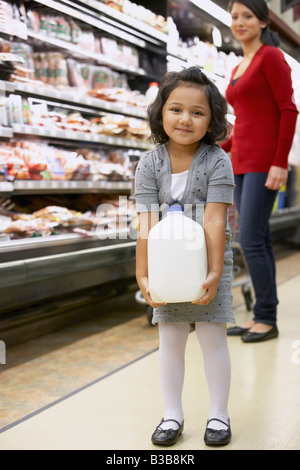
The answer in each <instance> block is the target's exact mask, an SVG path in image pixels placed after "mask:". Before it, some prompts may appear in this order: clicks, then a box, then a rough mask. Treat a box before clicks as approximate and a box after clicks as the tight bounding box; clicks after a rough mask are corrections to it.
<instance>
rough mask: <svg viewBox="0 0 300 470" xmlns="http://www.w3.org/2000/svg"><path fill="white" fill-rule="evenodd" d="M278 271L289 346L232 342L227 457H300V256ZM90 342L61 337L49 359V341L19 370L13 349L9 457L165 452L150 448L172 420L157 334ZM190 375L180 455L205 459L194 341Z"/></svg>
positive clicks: (106, 336)
mask: <svg viewBox="0 0 300 470" xmlns="http://www.w3.org/2000/svg"><path fill="white" fill-rule="evenodd" d="M277 270H278V283H279V298H280V306H279V325H278V326H279V330H280V337H279V339H278V340H272V341H269V342H265V343H262V344H254V345H251V344H243V343H242V342H241V340H240V338H232V337H231V338H229V345H230V351H231V357H232V390H231V399H230V416H231V421H232V431H233V439H232V442H231V444H230V445H229V446H227V447H226V448H224V449H228V450H234V449H250V450H254V449H278V450H284V449H298V450H299V449H300V437H299V436H300V412H299V409H300V396H299V387H300V317H299V285H300V252H299V251H294V252H291V253H289V254H287V256H285V257H284V258H281V259H280V257H279V259H278V262H277ZM234 298H235V315H236V319H237V321H238V322H241V321H243V320H244V318H248V316H249V313H248V312H246V309H245V305H244V303H243V301H242V298H241V295H240V292H239V291H236V292H235V293H234ZM83 325H84V324H83ZM90 328H91V327H90ZM85 333H86V335H85V336H84V335H82V336H81V337H79V336H78V335H77V339H76V335H75V333H74V332H73V335H74V337H73V343H72V344H71V342H69V344H68V346H67V345H65V347H62V345H61V344H60V345H59V339H58V338H59V334H56V335H49V338H50V336H51V339H52V340H53V339H54V338H57V339H56V341H57V344H56V346H57V349H55V348H54V349H53V350H52V351H50V349H48V350H47V346H46V344H45V341H46V340H45V338H44V340H43V341H44V353H42V352H41V349H39V350H38V349H37V348H38V345H39V348H41V343H39V342H38V341H36V342H32V343H31V344H30V343H28V344H27V350H28V348H29V349H30V348H31V354H32V355H31V358H29V356H28V358H27V359H28V360H27V362H26V361H25V360H23V362H22V361H21V359H20V361H19V364H17V359H16V357H17V349H18V354H20V352H21V351H22V350H23V352H24V351H25V349H26V348H24V345H23V347H22V348H23V349H22V348H21V346H20V347H19V348H13V349H14V350H15V366H14V367H11V368H9V369H7V370H5V371H4V372H2V379H3V380H2V381H1V382H2V386H1V394H2V400H1V408H2V411H1V421H2V425H1V428H0V449H2V450H5V449H7V450H8V449H33V450H38V449H103V450H160V449H159V448H158V447H156V446H154V445H152V444H151V442H150V436H151V433H152V432H153V429H154V427H155V426H156V424H158V422H159V420H160V418H161V417H162V408H161V398H160V389H159V380H158V370H157V358H158V353H157V330H156V328H152V327H149V326H148V325H147V323H146V320H145V317H144V316H142V317H135V318H131V319H129V318H128V321H126V323H122V324H121V325H116V326H112V327H109V328H107V329H104V330H102V331H101V334H100V330H99V331H98V333H96V332H95V330H94V331H92V330H89V329H88V326H87V325H86V326H85ZM65 334H66V332H65ZM112 338H113V344H112ZM34 348H36V351H35V353H34ZM97 348H98V350H97ZM112 349H114V352H112ZM84 351H85V357H83V355H84ZM105 351H106V356H104V353H105ZM38 352H39V353H38ZM99 353H101V354H100V356H101V357H100V360H99V366H98V369H97V368H96V367H95V364H96V362H97V361H98V359H97V358H98V357H99ZM27 354H28V352H27ZM78 354H80V357H78ZM11 357H12V356H11ZM100 363H101V364H105V367H106V370H105V369H104V368H102V369H101V367H100ZM80 367H81V369H80ZM103 367H104V366H103ZM186 368H187V369H186V381H185V388H184V407H185V431H184V433H183V435H182V437H181V438H180V439H179V441H178V443H177V445H176V446H175V447H172V450H197V449H199V450H201V449H205V448H206V447H205V445H204V443H203V433H204V429H205V422H206V419H207V413H208V407H209V403H208V394H207V389H206V382H205V379H204V375H203V367H202V359H201V353H200V349H199V347H198V343H197V341H196V337H195V333H194V332H193V331H192V332H191V334H190V338H189V342H188V348H187V361H186ZM84 370H85V375H84V377H82V375H81V372H82V373H83V371H84ZM92 370H93V371H94V372H93V374H94V376H93V374H92V373H91V371H92ZM43 374H44V375H43ZM63 375H64V376H65V380H64V381H63V379H62V376H63ZM79 375H80V380H81V383H80V382H78V380H79V377H78V376H79ZM22 384H23V385H22ZM67 386H68V387H69V388H67ZM5 392H6V395H5ZM13 393H14V395H13V397H11V395H10V394H13ZM22 393H23V395H22ZM55 394H56V395H55ZM55 397H56V398H55ZM28 404H30V406H28ZM13 409H14V410H13ZM13 413H14V414H13ZM5 416H7V418H6V419H5ZM207 449H209V448H207Z"/></svg>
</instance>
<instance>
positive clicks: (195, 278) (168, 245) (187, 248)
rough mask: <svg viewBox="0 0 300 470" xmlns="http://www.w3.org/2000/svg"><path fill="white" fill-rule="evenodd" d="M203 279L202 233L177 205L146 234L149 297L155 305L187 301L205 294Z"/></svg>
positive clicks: (203, 245) (198, 226) (205, 273)
mask: <svg viewBox="0 0 300 470" xmlns="http://www.w3.org/2000/svg"><path fill="white" fill-rule="evenodd" d="M206 276H207V252H206V243H205V235H204V230H203V228H202V226H201V225H200V224H198V223H197V222H195V221H194V220H192V219H190V218H189V217H186V216H185V215H184V213H183V208H182V206H181V205H180V204H174V205H172V206H170V207H169V210H168V212H167V215H166V217H165V218H164V219H162V220H161V221H160V222H159V223H158V224H156V225H155V226H154V227H153V228H152V229H151V230H150V232H149V238H148V278H149V291H150V295H151V298H152V300H153V301H154V302H157V303H165V302H166V303H177V302H191V301H193V300H197V299H200V298H201V297H203V295H204V294H205V290H204V289H201V285H202V283H203V282H204V281H205V279H206Z"/></svg>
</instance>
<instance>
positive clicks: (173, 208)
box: [167, 202, 183, 212]
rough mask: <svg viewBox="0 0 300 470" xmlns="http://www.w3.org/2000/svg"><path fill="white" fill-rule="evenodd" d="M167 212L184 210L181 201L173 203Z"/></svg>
mask: <svg viewBox="0 0 300 470" xmlns="http://www.w3.org/2000/svg"><path fill="white" fill-rule="evenodd" d="M167 212H183V207H182V205H181V204H179V202H176V203H175V204H172V205H171V206H169V209H168V211H167Z"/></svg>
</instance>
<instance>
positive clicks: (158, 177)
mask: <svg viewBox="0 0 300 470" xmlns="http://www.w3.org/2000/svg"><path fill="white" fill-rule="evenodd" d="M171 183H172V173H171V161H170V157H169V154H168V151H167V148H166V146H165V145H158V146H157V147H156V148H155V149H154V150H151V151H150V152H147V153H146V154H144V155H143V157H142V158H141V160H140V162H139V164H138V166H137V169H136V174H135V198H136V210H137V212H138V213H140V212H153V211H158V210H160V211H161V212H162V214H163V215H164V213H165V212H166V210H167V208H168V206H169V205H170V204H171V203H172V202H173V200H172V196H171ZM233 191H234V176H233V171H232V166H231V161H230V159H229V157H228V155H227V154H226V153H225V152H224V151H223V150H222V149H221V148H220V147H219V146H217V145H207V144H204V143H202V144H201V146H200V148H199V149H198V151H197V153H196V155H195V156H194V159H193V161H192V163H191V166H190V169H189V172H188V177H187V183H186V187H185V190H184V194H183V197H182V200H181V201H179V202H180V203H181V204H182V205H183V206H184V212H185V215H187V216H188V217H191V218H193V219H195V220H197V221H198V222H199V223H201V224H203V213H204V208H205V204H206V203H207V202H220V203H226V204H232V203H233ZM231 268H232V252H231V249H230V227H229V224H228V223H227V224H226V248H225V256H224V269H223V276H222V279H221V281H220V284H219V289H218V293H217V295H216V297H215V298H214V299H213V300H212V301H211V302H210V303H209V304H208V305H206V306H200V305H195V304H191V303H180V304H167V305H166V306H163V307H159V308H157V309H154V316H153V322H154V323H156V322H158V321H189V322H193V321H224V322H234V317H233V313H232V295H231V280H232V273H231Z"/></svg>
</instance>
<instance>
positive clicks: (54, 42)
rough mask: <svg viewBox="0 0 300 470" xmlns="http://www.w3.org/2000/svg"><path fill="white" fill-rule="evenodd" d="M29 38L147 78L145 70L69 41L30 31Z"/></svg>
mask: <svg viewBox="0 0 300 470" xmlns="http://www.w3.org/2000/svg"><path fill="white" fill-rule="evenodd" d="M28 38H31V39H35V40H37V41H39V42H42V43H43V44H48V45H51V46H54V47H58V48H60V49H66V50H67V51H68V52H72V53H73V54H75V55H76V56H81V57H85V58H87V59H92V60H94V61H95V62H97V63H98V64H101V65H107V66H109V67H111V68H113V69H115V70H120V71H122V72H130V73H132V74H134V75H140V76H146V75H147V73H146V72H145V70H143V69H141V68H137V67H133V66H132V65H127V64H123V63H122V62H118V61H116V60H113V59H109V58H108V57H107V56H105V55H103V54H100V53H97V54H96V53H93V52H88V51H85V50H83V49H81V48H80V47H78V46H76V45H75V44H73V43H71V42H67V41H63V40H62V39H58V38H51V37H49V36H46V35H44V34H39V33H35V32H34V31H30V30H28Z"/></svg>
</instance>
